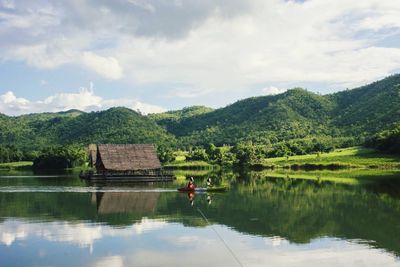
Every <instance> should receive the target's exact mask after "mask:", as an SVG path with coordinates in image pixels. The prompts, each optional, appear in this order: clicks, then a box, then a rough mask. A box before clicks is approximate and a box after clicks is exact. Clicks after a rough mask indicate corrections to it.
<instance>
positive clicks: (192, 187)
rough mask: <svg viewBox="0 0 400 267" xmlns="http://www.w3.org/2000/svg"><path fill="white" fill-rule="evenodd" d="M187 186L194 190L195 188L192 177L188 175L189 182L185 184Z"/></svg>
mask: <svg viewBox="0 0 400 267" xmlns="http://www.w3.org/2000/svg"><path fill="white" fill-rule="evenodd" d="M187 188H188V189H190V190H194V189H195V188H196V185H195V184H194V179H193V177H190V179H189V183H188V185H187Z"/></svg>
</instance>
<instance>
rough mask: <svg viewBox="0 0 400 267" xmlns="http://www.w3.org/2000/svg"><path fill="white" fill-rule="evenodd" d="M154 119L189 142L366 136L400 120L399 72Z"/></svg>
mask: <svg viewBox="0 0 400 267" xmlns="http://www.w3.org/2000/svg"><path fill="white" fill-rule="evenodd" d="M158 116H159V117H158V118H162V116H163V115H158ZM155 119H156V121H157V123H159V124H161V125H163V126H164V128H166V129H167V130H168V131H169V132H171V133H173V134H174V135H175V136H177V137H178V138H180V139H181V140H183V141H184V143H189V144H199V143H200V144H201V143H216V144H230V143H236V142H238V141H253V142H277V141H281V140H288V139H301V138H305V137H315V136H331V137H356V138H358V139H362V138H363V137H367V136H369V135H371V134H374V133H376V132H378V131H380V130H382V129H387V128H389V127H390V126H391V125H392V124H394V123H395V122H399V121H400V75H393V76H390V77H388V78H385V79H383V80H381V81H378V82H374V83H372V84H369V85H366V86H363V87H359V88H356V89H353V90H346V91H342V92H338V93H335V94H329V95H323V96H322V95H319V94H315V93H312V92H309V91H307V90H304V89H301V88H296V89H292V90H288V91H287V92H285V93H283V94H280V95H274V96H261V97H252V98H248V99H244V100H240V101H238V102H236V103H234V104H232V105H229V106H227V107H224V108H220V109H216V110H214V111H209V112H204V113H201V114H197V115H195V116H190V117H179V118H177V119H175V120H174V121H173V122H171V121H169V120H165V119H157V117H155Z"/></svg>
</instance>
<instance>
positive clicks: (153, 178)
mask: <svg viewBox="0 0 400 267" xmlns="http://www.w3.org/2000/svg"><path fill="white" fill-rule="evenodd" d="M79 178H81V179H83V180H87V181H107V182H108V181H110V182H170V181H173V180H175V179H176V177H175V176H173V175H132V174H129V175H128V174H126V175H125V174H90V173H81V174H79Z"/></svg>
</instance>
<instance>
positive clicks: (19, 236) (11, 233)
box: [0, 218, 166, 247]
mask: <svg viewBox="0 0 400 267" xmlns="http://www.w3.org/2000/svg"><path fill="white" fill-rule="evenodd" d="M165 224H166V222H164V221H161V220H152V219H147V218H142V220H141V221H139V222H137V223H134V224H132V225H131V226H128V227H124V228H112V227H111V226H107V225H101V224H89V223H68V222H39V223H30V222H24V221H20V220H6V221H5V222H3V223H1V224H0V233H1V239H0V242H1V243H3V244H5V245H7V246H10V245H12V244H13V242H14V241H15V240H24V239H27V238H28V237H32V236H37V237H41V238H43V239H45V240H48V241H52V242H69V243H73V244H77V245H79V246H80V247H92V246H93V242H94V241H95V240H99V239H102V238H105V237H126V236H132V235H140V234H142V233H145V232H149V231H153V230H157V229H160V228H162V227H164V225H165Z"/></svg>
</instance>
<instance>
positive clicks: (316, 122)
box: [0, 75, 400, 162]
mask: <svg viewBox="0 0 400 267" xmlns="http://www.w3.org/2000/svg"><path fill="white" fill-rule="evenodd" d="M399 122H400V75H392V76H389V77H387V78H385V79H383V80H380V81H377V82H374V83H372V84H369V85H366V86H362V87H359V88H356V89H353V90H345V91H342V92H337V93H334V94H328V95H319V94H316V93H313V92H310V91H307V90H305V89H301V88H295V89H291V90H288V91H286V92H285V93H282V94H279V95H272V96H260V97H251V98H248V99H244V100H240V101H237V102H236V103H233V104H231V105H228V106H226V107H223V108H219V109H211V108H207V107H204V106H194V107H188V108H184V109H182V110H178V111H169V112H165V113H161V114H150V115H147V116H145V115H142V114H140V113H138V112H136V111H133V110H130V109H128V108H121V107H119V108H111V109H109V110H105V111H98V112H89V113H85V112H81V111H78V110H70V111H66V112H59V113H40V114H28V115H22V116H17V117H13V116H7V115H4V114H0V162H7V161H14V160H21V159H29V160H31V159H32V158H35V156H36V157H37V155H38V154H39V153H42V154H43V153H44V151H45V150H46V149H48V148H49V147H52V146H60V145H69V146H70V145H80V146H82V147H83V146H86V145H87V144H89V143H155V144H156V145H157V146H158V147H159V148H163V149H161V150H162V151H164V152H165V151H166V149H176V148H186V149H189V150H191V149H192V148H193V147H203V148H207V147H209V146H210V145H211V144H213V145H216V146H217V147H222V146H223V145H227V146H232V145H238V144H251V145H254V146H261V147H262V149H263V150H264V154H267V155H278V156H279V155H288V154H304V153H309V152H313V151H327V150H330V149H332V148H335V147H346V146H351V145H358V144H364V142H367V143H368V144H369V145H370V146H374V147H377V148H381V149H383V150H386V151H390V149H388V148H387V147H388V146H389V147H390V145H388V144H390V142H392V141H395V140H397V141H398V124H396V123H399ZM396 125H397V128H396ZM396 129H397V130H396ZM396 131H397V132H396ZM396 134H397V139H396V138H395V137H393V136H394V135H396ZM383 140H387V141H386V143H384V141H383ZM378 143H382V145H378ZM237 147H238V148H240V146H237ZM265 151H267V152H265ZM390 152H393V151H390Z"/></svg>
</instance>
